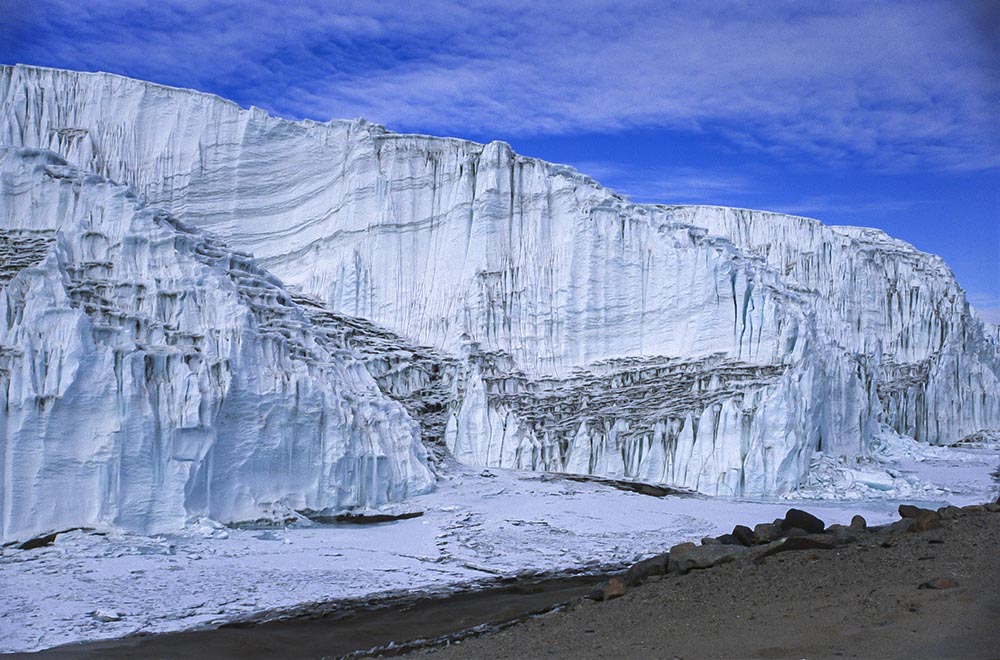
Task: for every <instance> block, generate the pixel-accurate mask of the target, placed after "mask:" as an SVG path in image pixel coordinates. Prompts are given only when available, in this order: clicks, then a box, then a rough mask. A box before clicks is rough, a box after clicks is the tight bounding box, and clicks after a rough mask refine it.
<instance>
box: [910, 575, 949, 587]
mask: <svg viewBox="0 0 1000 660" xmlns="http://www.w3.org/2000/svg"><path fill="white" fill-rule="evenodd" d="M957 586H958V580H956V579H955V578H947V577H937V578H934V579H933V580H928V581H927V582H924V583H923V584H921V585H920V586H918V587H917V589H954V588H955V587H957Z"/></svg>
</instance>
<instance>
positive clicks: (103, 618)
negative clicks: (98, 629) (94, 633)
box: [90, 610, 124, 623]
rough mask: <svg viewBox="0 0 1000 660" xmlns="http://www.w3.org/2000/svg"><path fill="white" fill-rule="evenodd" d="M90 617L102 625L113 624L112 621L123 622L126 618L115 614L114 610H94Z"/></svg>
mask: <svg viewBox="0 0 1000 660" xmlns="http://www.w3.org/2000/svg"><path fill="white" fill-rule="evenodd" d="M90 616H91V617H92V618H94V619H96V620H97V621H100V622H101V623H111V622H112V621H121V620H122V619H123V618H124V616H122V615H121V614H119V613H118V612H115V611H114V610H94V611H93V612H91V613H90Z"/></svg>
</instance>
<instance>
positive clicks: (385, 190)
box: [0, 65, 1000, 522]
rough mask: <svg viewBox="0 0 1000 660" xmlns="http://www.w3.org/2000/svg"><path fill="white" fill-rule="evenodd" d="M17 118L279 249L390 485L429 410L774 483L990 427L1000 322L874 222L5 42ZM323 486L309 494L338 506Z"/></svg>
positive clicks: (662, 479) (435, 421)
mask: <svg viewBox="0 0 1000 660" xmlns="http://www.w3.org/2000/svg"><path fill="white" fill-rule="evenodd" d="M0 144H3V145H9V146H11V147H16V148H29V149H40V150H48V151H51V152H53V153H55V154H58V155H59V157H61V158H64V159H65V160H66V161H67V162H68V163H70V164H72V165H73V166H74V167H76V168H78V169H79V171H80V172H84V173H88V174H87V175H94V176H98V177H103V178H105V179H107V180H110V181H114V182H117V183H119V184H122V185H124V186H125V187H127V189H128V190H129V191H131V192H132V193H133V194H134V195H135V196H136V199H137V200H140V202H141V204H143V205H144V206H145V207H146V208H149V209H159V210H160V211H162V213H163V214H166V216H168V217H171V218H175V219H177V220H176V222H180V223H183V226H185V227H190V228H192V229H191V230H190V231H197V232H204V233H203V234H201V233H199V235H200V236H203V237H204V238H203V239H201V240H206V241H210V242H211V241H214V240H216V239H210V238H209V237H212V236H214V237H218V241H222V242H224V243H225V245H228V246H231V248H227V249H232V250H233V251H234V254H241V255H244V256H243V257H241V259H243V260H244V261H245V262H246V263H250V262H251V258H250V256H249V255H251V254H252V255H253V258H252V262H253V263H254V264H257V265H258V266H257V267H258V268H261V269H266V271H267V272H269V273H273V274H274V277H275V278H276V279H273V280H272V282H273V284H274V286H275V287H277V288H279V289H281V290H282V291H284V292H285V293H284V294H282V295H283V296H284V297H283V298H282V300H284V301H285V303H286V304H287V306H288V307H289V308H291V309H293V310H294V315H295V316H296V318H297V319H298V323H301V324H302V327H306V328H311V329H312V333H313V334H311V335H310V337H311V338H312V339H311V340H312V341H316V342H319V343H322V344H324V345H327V346H331V347H337V348H338V350H340V351H341V353H337V355H338V356H339V355H343V356H344V357H343V358H341V359H343V360H344V361H345V363H346V362H347V361H353V362H352V364H356V365H357V366H356V367H354V368H353V369H352V370H349V371H350V375H349V376H348V377H347V382H348V383H351V385H352V386H353V387H360V385H357V383H359V382H361V381H364V384H365V391H366V392H368V393H369V395H370V396H371V397H372V400H373V401H378V402H379V404H378V410H380V411H390V410H391V411H393V412H392V413H391V414H390V413H389V412H385V413H384V415H385V416H384V417H380V419H381V420H382V421H381V424H382V427H381V428H382V429H383V431H382V432H381V435H379V437H380V441H379V442H380V443H382V444H381V445H379V447H380V448H379V449H377V450H374V451H373V452H372V454H371V455H379V456H381V455H385V456H387V457H390V458H389V462H390V463H391V464H392V465H393V466H395V467H393V468H392V470H389V471H388V472H386V471H383V470H381V469H380V470H379V474H380V475H391V476H386V477H385V478H386V479H387V480H388V481H387V482H385V484H384V488H383V490H382V491H380V492H383V493H385V495H384V497H381V496H380V497H381V499H384V500H387V499H391V498H392V497H396V496H399V497H403V496H405V493H406V492H409V491H410V490H413V491H418V490H420V489H421V488H425V487H427V484H428V483H429V482H430V479H431V477H430V476H428V473H427V472H426V468H423V469H421V467H419V466H422V465H423V463H422V462H421V458H420V457H421V452H422V451H424V450H423V449H422V448H421V447H420V443H419V442H418V441H417V440H416V439H415V435H414V434H415V433H418V434H419V436H420V437H421V438H422V440H423V444H424V445H425V446H426V448H427V449H428V450H429V451H430V456H431V459H432V462H434V463H440V462H441V461H442V460H445V459H446V457H447V456H449V455H450V456H454V457H455V458H457V459H458V460H459V461H461V462H463V463H468V464H471V465H481V466H490V467H510V468H518V469H527V470H547V471H559V472H576V473H584V474H595V475H604V476H612V477H622V478H630V479H637V480H642V481H649V482H659V483H666V484H670V485H673V486H678V487H683V488H690V489H694V490H698V491H701V492H703V493H708V494H712V495H735V496H759V495H779V494H782V493H787V492H789V491H792V490H794V489H795V488H797V487H798V486H799V485H800V484H802V483H803V481H804V479H805V478H806V476H807V474H808V471H809V466H810V461H811V459H812V457H813V455H814V453H815V452H817V451H820V452H823V453H824V454H828V455H831V456H841V457H848V458H850V457H864V456H865V455H867V454H868V453H869V452H870V450H871V448H872V445H873V441H874V438H875V437H876V435H877V434H878V433H879V429H880V428H881V427H882V425H887V426H888V427H890V428H891V429H892V430H893V431H894V432H898V433H902V434H905V435H909V436H912V437H914V438H916V439H918V440H921V441H924V442H928V443H934V444H947V443H952V442H955V441H958V440H961V439H963V438H965V437H968V436H972V435H973V434H976V433H979V432H982V431H994V430H998V429H1000V342H998V334H997V329H996V328H990V327H988V326H987V325H986V324H984V323H983V322H982V321H981V320H980V319H979V318H978V317H977V315H976V313H975V311H974V310H973V309H972V308H971V307H970V306H969V304H968V302H967V301H966V299H965V295H964V292H963V291H962V290H961V288H960V287H959V285H958V284H957V282H956V281H955V279H954V277H953V275H952V274H951V272H950V270H949V269H948V268H947V266H946V265H945V264H944V263H943V262H942V261H941V259H940V258H938V257H935V256H933V255H928V254H925V253H922V252H919V251H917V250H916V249H914V248H913V247H912V246H909V245H907V244H906V243H903V242H902V241H898V240H895V239H892V238H891V237H889V236H887V235H885V234H884V233H882V232H879V231H877V230H871V229H863V228H851V227H830V226H826V225H823V224H822V223H820V222H818V221H815V220H810V219H806V218H799V217H794V216H788V215H783V214H777V213H767V212H759V211H748V210H742V209H729V208H722V207H710V206H697V207H695V206H667V205H650V204H634V203H631V202H630V201H629V200H627V199H626V198H624V197H623V196H621V195H618V194H616V193H615V192H613V191H611V190H608V189H606V188H604V187H602V186H601V185H600V184H598V183H597V182H596V181H594V180H593V179H591V178H589V177H587V176H585V175H583V174H581V173H579V172H577V171H575V170H573V169H572V168H569V167H566V166H561V165H556V164H551V163H546V162H543V161H540V160H537V159H532V158H527V157H524V156H521V155H518V154H516V153H514V152H513V151H512V150H511V149H510V147H509V146H508V145H506V144H505V143H502V142H492V143H490V144H486V145H483V144H477V143H473V142H469V141H465V140H458V139H452V138H435V137H429V136H422V135H402V134H397V133H392V132H390V131H388V130H386V129H385V128H383V127H381V126H377V125H374V124H371V123H369V122H367V121H364V120H352V121H347V120H335V121H331V122H326V123H319V122H313V121H301V122H294V121H288V120H285V119H281V118H277V117H272V116H270V115H269V114H267V113H266V112H264V111H263V110H260V109H258V108H250V109H248V110H247V109H242V108H240V107H239V106H237V105H236V104H233V103H231V102H228V101H225V100H223V99H220V98H218V97H215V96H212V95H208V94H202V93H198V92H193V91H190V90H181V89H174V88H168V87H163V86H160V85H155V84H151V83H146V82H142V81H137V80H131V79H127V78H123V77H120V76H115V75H109V74H92V73H79V72H72V71H61V70H54V69H44V68H37V67H28V66H21V65H18V66H5V67H0ZM81 176H86V175H81ZM3 199H4V203H5V205H6V204H8V203H9V204H11V209H13V208H14V207H13V202H7V201H6V200H7V197H6V193H5V197H4V198H3ZM25 213H28V211H26V210H24V209H21V210H18V211H16V212H15V211H12V212H11V213H9V214H5V220H4V223H5V225H4V226H5V227H10V228H17V229H25V228H24V227H22V226H21V225H22V224H23V223H24V222H25V221H26V220H25V218H24V217H23V215H24V214H25ZM60 213H63V211H61V210H59V211H57V212H56V213H55V215H54V217H55V216H58V214H60ZM29 215H30V213H29ZM79 221H80V220H79V218H75V219H74V218H70V217H67V218H64V219H63V220H60V221H59V222H60V223H62V225H65V226H69V225H71V224H73V223H78V222H79ZM178 226H180V225H178ZM49 229H50V228H49ZM39 240H40V239H39ZM62 240H65V239H62ZM213 245H214V243H213ZM4 267H5V268H7V269H8V270H9V269H10V268H14V266H6V265H5V266H4ZM4 286H5V287H8V288H9V286H8V285H7V284H4ZM8 295H9V294H8ZM275 295H277V294H275ZM199 313H204V312H199ZM287 313H288V314H292V313H293V312H291V311H289V312H287ZM39 327H42V328H44V327H47V326H44V325H42V326H39ZM11 341H12V343H11V348H12V350H14V349H17V350H20V349H19V348H18V347H19V344H18V342H23V341H24V340H23V339H21V338H17V339H13V340H11ZM5 345H6V344H5ZM88 350H89V349H88ZM330 350H332V349H330ZM348 357H349V358H350V360H348ZM276 359H277V358H276ZM331 359H332V358H331ZM324 360H327V358H324ZM334 361H335V362H336V360H334ZM338 364H339V363H338ZM282 369H286V367H285V366H284V365H282ZM282 373H285V372H284V371H282ZM164 378H165V379H166V381H169V382H170V383H171V387H172V388H175V389H176V388H179V387H180V385H179V384H178V383H175V382H174V379H177V378H180V375H179V374H173V373H171V374H168V375H165V376H164ZM318 378H319V379H320V380H322V379H324V378H325V379H328V380H326V381H324V382H325V383H326V384H325V385H322V386H321V385H320V384H319V382H318V381H311V382H310V387H314V388H321V387H330V388H340V387H343V386H344V385H343V383H342V381H341V379H342V378H344V375H343V373H342V372H341V371H340V370H332V371H328V372H323V375H322V376H319V377H318ZM373 387H374V389H373ZM286 393H287V390H285V393H283V394H281V395H279V394H278V392H277V391H276V390H275V391H272V392H270V393H269V395H271V396H284V395H285V394H286ZM55 396H56V398H55V399H54V400H58V396H61V395H55ZM352 401H353V400H352ZM164 405H165V406H166V407H168V408H170V407H171V406H179V405H183V404H182V402H180V401H170V402H164ZM373 405H374V404H373ZM385 406H388V407H385ZM393 406H394V407H393ZM171 409H172V408H171ZM352 410H353V408H352ZM136 414H137V415H139V417H140V418H142V419H143V420H146V421H144V422H143V423H148V419H149V413H148V412H143V413H138V412H137V413H136ZM352 419H355V418H354V417H352ZM357 419H362V420H364V421H359V422H357V424H358V425H359V429H360V428H361V427H365V428H367V420H368V419H369V418H368V417H364V416H361V417H359V418H357ZM229 423H231V420H229V419H225V420H217V421H213V422H212V423H211V424H210V425H208V426H207V427H206V428H209V427H210V428H211V429H212V430H213V431H212V432H221V433H226V432H228V431H226V430H225V429H224V428H223V427H224V426H226V424H229ZM282 428H283V429H284V430H285V432H287V429H288V428H292V427H291V426H283V427H282ZM415 429H419V431H415ZM25 433H27V432H25ZM278 435H281V433H280V432H279V433H278ZM348 435H351V436H352V437H353V433H348ZM390 436H391V437H393V438H406V441H405V442H404V441H403V440H395V442H396V444H395V445H394V448H393V449H392V450H391V451H390V450H389V449H388V448H385V447H384V446H383V445H386V444H392V442H390V440H389V439H388V438H389V437H390ZM258 437H259V436H258ZM3 442H4V446H5V456H8V455H11V453H16V452H14V451H13V450H14V448H15V447H18V446H20V444H21V443H23V442H27V440H26V439H25V438H24V437H22V436H17V435H11V434H10V432H8V435H6V436H4V437H3ZM36 442H37V441H36ZM253 442H254V441H251V440H249V439H248V440H247V441H246V443H245V445H244V447H245V450H246V451H247V452H248V453H249V454H250V455H253V454H255V452H256V449H255V448H254V447H253V446H252V445H253ZM277 442H279V444H281V446H282V448H283V449H285V450H289V448H293V449H294V450H295V451H296V452H304V453H305V454H308V452H309V451H311V450H310V449H307V447H312V446H313V445H311V444H310V442H312V441H310V440H307V439H305V438H298V439H295V438H288V439H284V440H281V441H277ZM296 443H301V444H296ZM85 446H86V445H85ZM404 446H405V447H408V449H404ZM18 451H20V450H18ZM265 453H266V452H265ZM85 454H86V451H85V450H84V447H81V448H80V457H81V459H80V460H84V459H83V458H82V457H83V456H85ZM293 454H295V452H293ZM295 455H296V456H298V455H299V454H295ZM145 458H146V459H147V460H148V461H149V462H150V463H158V462H162V457H159V456H157V455H154V454H152V453H150V454H148V455H146V456H145ZM5 460H6V459H5ZM5 465H6V464H5ZM299 467H301V469H303V470H305V471H306V472H308V469H307V466H305V465H302V466H299ZM20 469H21V468H18V469H17V470H12V466H10V465H7V466H6V467H5V470H4V474H5V475H8V474H10V475H15V476H14V477H5V480H6V484H5V489H8V490H10V489H13V490H19V488H17V487H14V486H13V485H7V484H13V483H15V482H14V481H11V479H18V480H19V479H21V478H22V477H20V476H18V475H20V472H19V470H20ZM358 474H360V473H359V472H352V473H351V474H349V475H348V474H341V475H339V477H338V479H340V480H337V479H332V480H331V481H329V482H326V485H327V486H330V487H333V483H334V481H336V483H337V484H338V485H337V486H336V487H337V488H347V489H349V490H351V489H354V490H356V489H357V484H356V483H354V482H353V481H352V480H354V479H357V478H358V476H357V475H358ZM341 478H342V479H341ZM303 479H304V480H305V481H306V482H308V483H309V484H311V486H310V487H315V486H316V479H315V478H314V477H306V476H304V477H303ZM352 484H353V485H352ZM389 484H393V485H391V486H390V485H389ZM234 487H235V486H234ZM354 490H352V492H354ZM86 492H92V491H89V490H88V491H86ZM94 492H95V493H99V492H100V491H94ZM317 493H318V491H317ZM317 496H318V494H317ZM286 497H287V495H286ZM268 498H269V499H271V500H276V499H280V498H276V497H272V494H271V493H269V494H268ZM307 499H308V498H306V500H307ZM376 499H379V498H376ZM306 500H301V501H296V502H295V503H294V504H293V506H292V508H316V507H317V506H319V505H320V504H322V505H323V506H335V504H333V503H330V502H320V503H311V502H307V501H306ZM262 501H263V500H262ZM354 501H357V500H354ZM343 502H345V503H346V502H353V501H352V500H350V498H346V499H345V500H344V501H343ZM182 508H183V507H182ZM211 515H213V516H218V517H220V519H223V520H227V519H232V512H229V511H222V510H220V511H215V510H213V511H212V512H211ZM240 515H245V512H240ZM175 522H176V520H175Z"/></svg>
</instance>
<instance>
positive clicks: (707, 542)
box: [701, 536, 719, 545]
mask: <svg viewBox="0 0 1000 660" xmlns="http://www.w3.org/2000/svg"><path fill="white" fill-rule="evenodd" d="M701 544H702V545H719V539H717V538H715V537H714V536H706V537H705V538H703V539H702V540H701Z"/></svg>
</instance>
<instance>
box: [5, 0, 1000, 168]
mask: <svg viewBox="0 0 1000 660" xmlns="http://www.w3.org/2000/svg"><path fill="white" fill-rule="evenodd" d="M3 1H4V3H5V9H7V11H6V14H7V18H5V19H3V20H4V21H5V24H4V26H3V27H4V29H5V30H6V31H7V32H8V33H9V34H11V35H12V37H13V38H12V39H10V40H9V42H8V46H7V47H6V48H5V50H4V52H2V54H3V56H4V58H5V59H7V60H8V61H12V60H13V59H15V58H16V59H18V60H23V61H27V62H29V63H40V64H51V65H59V66H70V67H75V68H83V69H102V70H111V71H115V72H121V73H126V74H129V75H134V76H138V77H143V78H148V79H151V80H156V81H161V82H166V83H168V84H176V85H184V86H193V87H197V88H200V89H205V90H208V91H213V92H216V93H220V94H224V95H229V96H235V97H236V98H237V100H239V101H241V102H243V103H244V104H249V103H254V104H256V105H260V106H262V107H265V108H267V109H268V110H271V111H273V112H275V113H277V114H280V115H284V116H292V117H310V118H314V119H320V120H323V119H328V118H331V117H354V116H365V117H367V118H369V119H371V120H373V121H377V122H380V123H384V124H386V125H388V126H390V127H391V128H394V129H397V130H411V131H426V132H435V133H450V134H455V133H457V134H464V135H477V136H500V137H503V136H532V135H553V134H571V133H580V132H605V133H609V132H615V131H624V130H630V129H634V128H665V129H670V130H680V131H689V132H692V133H705V132H712V133H714V134H718V135H722V136H725V138H726V139H727V140H729V141H730V142H731V143H732V144H733V145H736V146H738V147H739V148H741V149H748V150H751V151H759V152H764V153H769V154H772V155H774V156H777V157H779V158H785V159H793V160H796V161H806V162H821V163H824V164H827V165H829V164H841V165H843V166H855V165H857V164H862V165H863V166H864V167H866V168H870V169H871V170H873V171H909V170H914V169H918V168H935V169H941V170H982V169H986V168H992V167H997V166H998V165H1000V136H998V131H997V129H996V108H997V107H1000V76H998V75H997V74H998V70H997V64H996V62H997V61H1000V53H998V52H997V51H996V46H995V45H993V44H992V41H991V39H990V38H989V35H990V34H992V32H991V31H990V28H989V27H988V26H990V25H992V23H991V22H990V21H989V20H985V21H984V16H986V18H987V19H988V18H989V17H990V16H992V15H993V14H991V13H990V10H989V7H990V5H989V4H988V3H987V2H983V3H976V2H968V3H960V4H955V3H950V2H908V3H896V2H891V3H878V2H860V1H856V0H845V1H844V2H839V3H835V4H833V5H827V4H825V3H823V4H819V3H817V4H812V3H801V2H794V3H793V2H780V1H779V2H769V3H749V4H748V3H738V2H726V1H722V2H708V3H671V2H652V1H637V2H631V3H629V4H628V6H627V11H626V10H625V8H623V6H622V5H621V4H620V3H617V2H610V1H598V0H586V1H582V2H578V3H574V11H565V10H564V8H563V7H562V6H561V5H547V4H545V3H538V2H523V1H521V0H506V1H504V2H494V1H473V2H452V1H446V0H434V1H429V2H422V3H402V2H399V3H370V2H351V1H344V2H338V3H327V2H315V1H312V0H305V1H301V2H295V3H282V4H279V3H250V2H244V1H235V0H218V1H213V2H208V1H207V0H189V1H187V2H168V3H161V4H159V5H155V6H147V5H146V4H145V3H141V4H140V3H127V2H124V3H123V2H112V1H110V0H92V1H91V2H88V3H77V2H75V1H74V2H69V1H66V0H38V1H36V2H30V3H29V2H19V1H18V0H3ZM7 5H9V6H7ZM984 24H985V25H986V26H987V27H986V28H984V27H983V25H984Z"/></svg>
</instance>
